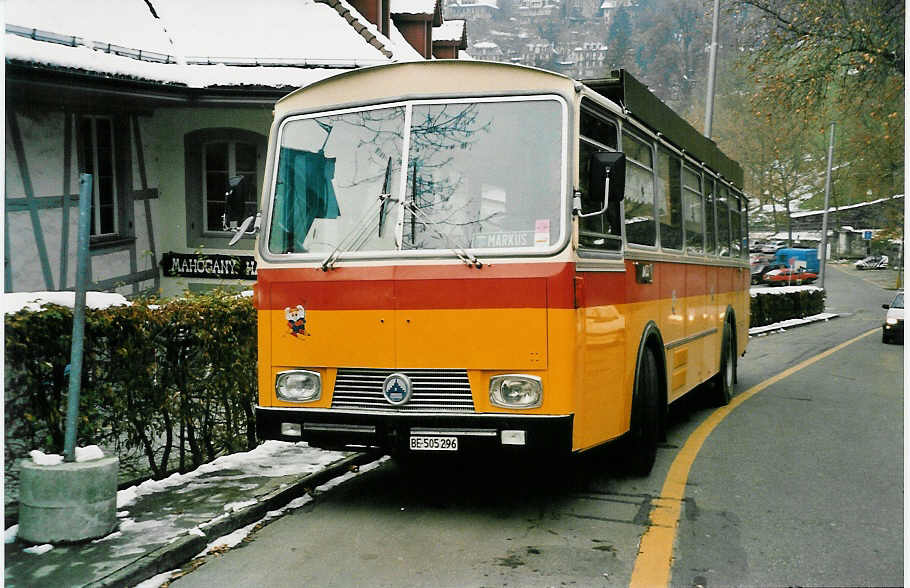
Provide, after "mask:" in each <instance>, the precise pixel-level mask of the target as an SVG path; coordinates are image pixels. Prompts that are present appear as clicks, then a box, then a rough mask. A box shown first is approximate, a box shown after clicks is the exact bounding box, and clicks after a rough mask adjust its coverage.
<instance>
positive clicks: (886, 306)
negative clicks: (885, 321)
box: [882, 304, 891, 310]
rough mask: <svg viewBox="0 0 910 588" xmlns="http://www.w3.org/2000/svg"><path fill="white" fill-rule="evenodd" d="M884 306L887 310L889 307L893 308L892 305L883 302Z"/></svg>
mask: <svg viewBox="0 0 910 588" xmlns="http://www.w3.org/2000/svg"><path fill="white" fill-rule="evenodd" d="M882 308H884V309H885V310H888V309H889V308H891V305H890V304H882Z"/></svg>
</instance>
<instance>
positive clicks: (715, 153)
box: [582, 69, 743, 189]
mask: <svg viewBox="0 0 910 588" xmlns="http://www.w3.org/2000/svg"><path fill="white" fill-rule="evenodd" d="M582 83H584V84H585V85H586V86H588V87H589V88H591V89H592V90H594V91H595V92H597V93H598V94H600V95H602V96H605V97H606V98H609V99H610V100H612V101H613V102H615V103H616V104H619V105H620V106H623V107H625V109H626V110H627V111H628V112H629V113H630V114H631V115H632V117H633V118H635V119H636V120H638V121H640V122H641V123H642V124H644V125H645V126H646V127H648V128H649V129H651V130H652V131H654V132H655V133H657V132H660V133H661V134H662V135H663V136H664V138H665V139H666V140H667V141H669V142H670V143H672V144H673V145H674V146H675V147H676V148H677V149H680V150H684V151H685V152H686V153H688V154H689V155H691V156H692V157H693V158H695V159H697V160H699V161H701V162H703V163H704V164H705V165H706V166H708V167H709V168H711V169H712V170H714V171H715V172H717V173H719V174H721V175H722V176H724V178H726V179H727V180H728V181H730V182H731V183H732V184H733V185H734V186H736V187H737V188H739V189H742V187H743V168H742V167H741V166H740V165H739V164H738V163H737V162H735V161H733V160H732V159H730V158H729V157H727V156H726V155H725V154H724V153H723V152H722V151H721V150H720V149H719V148H718V147H717V143H715V142H714V141H712V140H711V139H709V138H708V137H705V136H704V135H702V134H701V133H699V132H698V131H697V130H695V128H694V127H693V126H692V125H690V124H689V123H688V122H686V121H685V119H683V118H682V117H681V116H679V115H678V114H676V112H674V111H673V110H672V109H671V108H670V107H669V106H667V105H666V104H664V103H663V102H661V101H660V99H659V98H658V97H657V96H655V95H654V94H652V93H651V91H650V90H648V88H647V87H646V86H645V85H644V84H642V83H641V82H639V81H638V80H636V79H635V78H634V77H632V76H631V75H630V74H629V72H627V71H625V70H623V69H619V70H614V71H613V72H611V74H610V77H608V78H602V79H596V80H583V82H582Z"/></svg>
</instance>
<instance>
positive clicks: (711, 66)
mask: <svg viewBox="0 0 910 588" xmlns="http://www.w3.org/2000/svg"><path fill="white" fill-rule="evenodd" d="M719 12H720V0H714V19H713V21H712V23H711V47H710V49H709V52H708V96H707V97H706V98H705V137H707V138H709V139H710V138H711V120H712V119H713V118H714V81H715V79H716V78H717V15H718V13H719Z"/></svg>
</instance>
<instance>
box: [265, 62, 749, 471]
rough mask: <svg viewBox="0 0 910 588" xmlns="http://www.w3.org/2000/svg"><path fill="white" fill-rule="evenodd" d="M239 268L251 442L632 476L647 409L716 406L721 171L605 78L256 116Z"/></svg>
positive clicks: (326, 92) (727, 205)
mask: <svg viewBox="0 0 910 588" xmlns="http://www.w3.org/2000/svg"><path fill="white" fill-rule="evenodd" d="M274 114H275V116H274V122H273V125H272V128H271V132H270V138H269V151H268V160H267V164H266V169H267V173H266V179H265V181H264V186H263V196H262V211H261V230H260V233H259V237H258V240H257V247H256V256H257V263H258V272H257V273H258V281H257V284H256V288H255V303H256V307H257V311H258V321H259V334H258V337H259V366H258V367H259V399H258V406H257V408H256V418H257V429H258V434H259V436H260V438H264V439H282V440H288V441H300V440H304V441H307V442H309V443H310V444H312V445H315V446H320V447H327V448H348V449H367V448H370V449H379V450H382V451H385V452H388V453H391V454H397V455H408V454H417V455H428V453H426V452H432V451H440V452H462V453H463V452H471V451H478V450H479V451H491V450H494V449H495V450H501V451H511V452H519V453H521V452H524V453H528V454H532V455H533V454H535V453H539V452H548V453H550V452H562V453H566V454H568V453H570V452H580V451H584V450H587V449H590V448H594V447H597V446H600V445H602V444H604V443H607V442H610V441H613V440H619V439H627V440H628V442H629V444H628V451H629V453H630V455H631V456H632V463H633V465H634V468H635V469H636V470H638V471H640V472H642V473H647V472H648V471H649V470H650V468H651V466H652V464H653V461H654V456H655V452H656V446H657V443H658V441H659V439H660V437H661V435H662V433H663V429H664V426H665V420H666V414H667V407H668V405H669V404H670V403H672V402H673V401H675V400H677V399H678V398H680V397H681V396H683V395H684V394H686V393H688V392H690V391H692V390H693V389H695V388H696V387H698V386H700V385H701V384H703V383H705V382H709V381H712V380H713V381H714V384H715V385H714V386H713V387H710V388H709V387H706V388H708V389H710V390H711V391H713V393H714V394H715V395H716V396H717V399H718V401H719V402H721V403H723V402H727V401H729V398H730V394H731V390H732V388H733V385H734V382H735V376H736V362H737V357H738V356H739V355H741V354H742V353H744V352H745V348H746V342H747V340H748V335H747V328H748V323H749V292H748V288H749V280H750V273H749V265H748V259H747V257H748V247H746V246H745V238H746V234H747V233H746V214H745V211H746V208H745V205H744V204H745V200H744V198H743V194H742V192H741V189H742V170H741V168H740V167H739V165H738V164H736V163H735V162H733V161H731V160H730V159H728V158H727V157H726V156H725V155H724V154H723V153H721V152H720V151H719V150H718V149H717V147H716V145H715V144H714V143H713V142H712V141H710V140H708V139H705V138H704V137H702V136H701V135H700V134H698V133H697V132H696V131H695V130H694V129H692V127H691V126H689V125H688V124H687V123H686V122H685V121H683V120H682V119H681V118H680V117H678V116H677V115H676V114H675V113H673V111H672V110H670V109H669V108H668V107H666V106H665V105H664V104H663V103H662V102H660V101H659V100H658V99H656V98H655V97H654V96H653V95H651V94H650V93H649V92H648V91H647V89H645V88H644V86H642V85H641V84H640V83H639V82H637V81H636V80H635V79H634V78H632V77H631V76H630V75H628V74H627V73H626V72H624V71H622V70H618V71H616V72H613V75H612V76H611V77H609V78H605V79H601V80H592V81H588V82H584V83H582V82H578V81H574V80H572V79H569V78H567V77H564V76H562V75H559V74H556V73H552V72H547V71H543V70H538V69H533V68H528V67H522V66H515V65H509V64H500V63H485V62H479V61H443V60H437V61H429V62H415V63H400V64H392V65H384V66H379V67H373V68H365V69H358V70H353V71H350V72H346V73H343V74H339V75H336V76H334V77H331V78H329V79H326V80H323V81H320V82H316V83H313V84H311V85H309V86H306V87H304V88H301V89H300V90H297V91H295V92H293V93H292V94H290V95H288V96H286V97H285V98H283V99H281V100H280V101H279V102H278V103H277V104H276V106H275V112H274Z"/></svg>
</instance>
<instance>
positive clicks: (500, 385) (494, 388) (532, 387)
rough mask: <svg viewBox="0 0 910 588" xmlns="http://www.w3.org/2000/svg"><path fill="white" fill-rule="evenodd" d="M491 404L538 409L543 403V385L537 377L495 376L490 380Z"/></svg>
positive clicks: (518, 375) (517, 375)
mask: <svg viewBox="0 0 910 588" xmlns="http://www.w3.org/2000/svg"><path fill="white" fill-rule="evenodd" d="M490 402H492V403H493V404H494V405H496V406H502V407H504V408H537V407H538V406H540V405H541V403H542V402H543V384H541V382H540V378H538V377H537V376H527V375H520V374H506V375H503V376H494V377H492V378H490Z"/></svg>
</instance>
